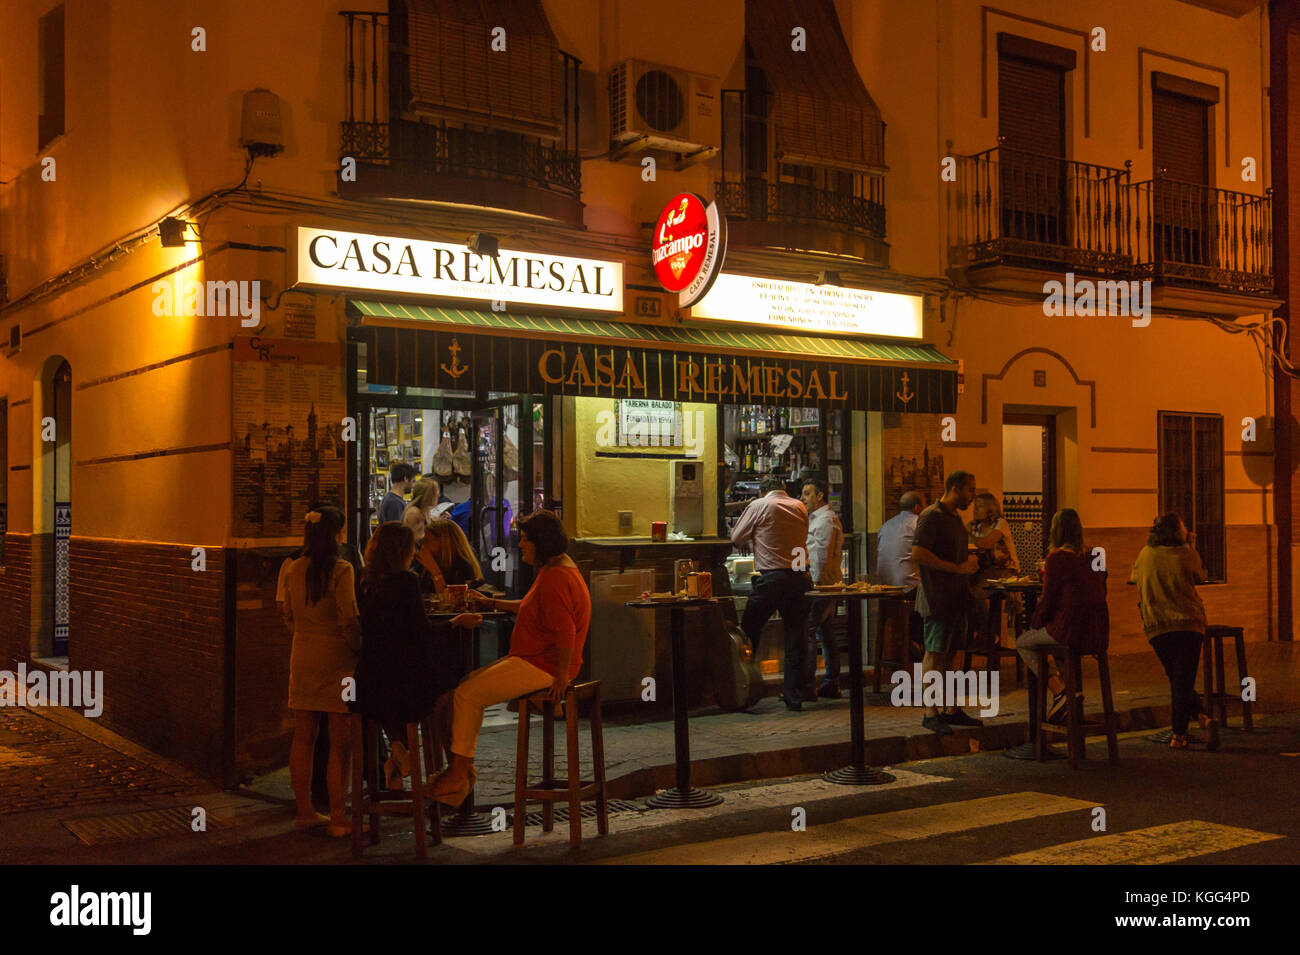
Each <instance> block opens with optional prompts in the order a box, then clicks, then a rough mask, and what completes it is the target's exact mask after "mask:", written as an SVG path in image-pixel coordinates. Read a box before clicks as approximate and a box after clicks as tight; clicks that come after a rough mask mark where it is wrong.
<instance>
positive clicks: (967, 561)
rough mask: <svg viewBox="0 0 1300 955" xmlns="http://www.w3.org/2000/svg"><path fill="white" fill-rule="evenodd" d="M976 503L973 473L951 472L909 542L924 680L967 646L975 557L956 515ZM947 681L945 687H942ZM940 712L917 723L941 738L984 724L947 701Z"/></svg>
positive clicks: (976, 566) (947, 665)
mask: <svg viewBox="0 0 1300 955" xmlns="http://www.w3.org/2000/svg"><path fill="white" fill-rule="evenodd" d="M974 500H975V475H973V474H971V473H970V472H969V471H953V472H952V473H951V474H949V475H948V479H947V480H946V481H945V482H944V485H943V497H941V498H940V499H939V500H937V501H935V502H934V503H933V504H931V505H930V506H929V507H928V508H926V509H925V510H924V511H922V512H921V517H920V519H919V520H918V521H917V523H916V535H915V537H914V538H913V541H912V560H913V561H914V562H915V563H916V567H917V569H918V571H919V572H920V575H921V586H920V587H918V588H917V599H916V610H917V612H918V613H919V614H920V615H921V617H922V618H923V620H924V621H925V658H924V659H923V660H922V662H921V671H922V676H924V675H925V674H926V673H929V672H930V671H931V670H937V671H939V673H940V675H941V676H942V675H944V674H946V673H947V672H948V670H949V668H950V667H951V665H952V656H953V654H954V653H956V652H957V651H958V650H962V649H964V647H965V641H966V633H967V626H968V624H967V620H968V615H969V613H970V609H971V604H972V599H973V598H972V592H971V577H972V575H973V574H975V573H976V572H977V571H978V570H979V558H977V557H975V556H967V541H968V536H967V532H966V524H965V522H964V521H963V520H962V519H961V515H960V514H959V513H958V512H959V511H964V510H966V508H968V507H970V506H971V503H972V502H973V501H974ZM946 682H947V681H946V679H945V685H946ZM943 702H944V704H945V706H944V707H943V709H942V710H940V709H939V708H938V707H934V706H927V707H926V708H925V718H924V719H922V720H921V725H922V726H924V727H925V728H926V729H928V730H933V731H934V732H936V733H939V734H941V735H943V734H948V733H951V732H952V728H953V727H954V726H982V725H983V723H982V722H981V721H980V720H978V719H976V718H975V717H973V716H967V715H966V714H965V713H963V712H962V711H961V708H960V707H959V706H956V705H955V702H956V701H955V700H948V699H945V700H944V701H943Z"/></svg>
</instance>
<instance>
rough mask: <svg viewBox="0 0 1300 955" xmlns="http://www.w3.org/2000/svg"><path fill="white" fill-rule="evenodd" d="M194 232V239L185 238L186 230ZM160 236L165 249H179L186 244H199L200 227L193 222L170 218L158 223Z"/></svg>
mask: <svg viewBox="0 0 1300 955" xmlns="http://www.w3.org/2000/svg"><path fill="white" fill-rule="evenodd" d="M186 229H191V230H193V236H192V238H188V239H187V238H186V237H185V230H186ZM158 235H159V237H160V238H161V239H162V245H163V248H164V249H179V248H182V247H183V246H184V245H185V243H186V242H197V241H198V239H199V228H198V225H197V224H195V223H193V222H186V221H185V220H184V219H178V218H176V217H175V216H168V217H167V218H166V219H163V221H162V222H160V223H158Z"/></svg>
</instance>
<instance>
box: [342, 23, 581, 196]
mask: <svg viewBox="0 0 1300 955" xmlns="http://www.w3.org/2000/svg"><path fill="white" fill-rule="evenodd" d="M342 16H343V18H344V22H345V28H346V42H347V68H346V73H345V77H346V84H347V100H346V102H347V118H346V119H344V120H343V122H342V123H341V124H340V127H341V128H340V135H339V155H340V157H345V156H350V157H352V158H353V159H355V160H356V161H357V162H358V163H376V164H382V165H389V166H396V167H398V168H400V169H403V170H405V171H407V172H409V174H410V175H411V177H412V179H413V181H414V180H422V179H428V178H429V177H437V176H472V177H482V178H488V179H499V180H506V181H512V182H519V183H523V184H525V185H529V186H533V187H536V188H541V189H547V190H551V191H554V192H557V193H561V194H563V195H566V196H569V197H571V198H574V199H576V198H578V196H579V194H580V192H581V189H582V161H581V159H580V157H579V154H578V95H577V90H578V65H579V61H578V60H577V59H576V58H574V57H572V56H570V55H569V54H567V53H564V52H558V53H557V56H559V57H560V58H561V77H562V80H563V86H562V90H561V94H562V98H563V105H562V119H561V123H560V128H559V135H558V138H557V139H556V140H555V141H554V142H551V141H549V140H547V139H544V138H541V137H538V136H533V135H528V134H524V133H519V132H512V131H510V130H509V129H506V128H501V129H496V128H492V127H491V125H490V123H491V120H490V119H487V118H485V119H484V120H483V123H482V124H481V125H468V124H462V123H455V122H448V121H440V122H418V121H415V120H411V119H405V118H402V117H401V116H400V115H398V114H399V112H400V109H401V107H400V105H397V99H396V98H397V96H398V90H397V89H396V88H395V87H396V86H397V85H399V84H400V81H399V79H398V78H397V77H396V76H395V75H393V74H392V73H390V69H389V65H390V53H391V52H392V49H393V48H392V44H391V42H390V38H389V31H388V28H389V20H388V15H387V14H385V13H367V12H359V11H343V13H342ZM394 69H395V70H397V67H396V66H395V67H394Z"/></svg>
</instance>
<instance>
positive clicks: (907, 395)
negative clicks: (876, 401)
mask: <svg viewBox="0 0 1300 955" xmlns="http://www.w3.org/2000/svg"><path fill="white" fill-rule="evenodd" d="M911 380H912V379H911V378H909V377H908V374H907V372H903V390H902V391H899V392H896V394H897V396H898V397H899V399H901V400H902V402H903V404H907V403H908V402H909V401H911V400H912V399H913V398H915V397H916V392H914V391H911V390H909V389H908V387H907V383H908V382H909V381H911Z"/></svg>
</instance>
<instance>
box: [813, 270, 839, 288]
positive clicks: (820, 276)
mask: <svg viewBox="0 0 1300 955" xmlns="http://www.w3.org/2000/svg"><path fill="white" fill-rule="evenodd" d="M813 284H814V285H835V286H838V287H843V285H844V280H843V279H841V278H840V273H839V272H818V273H817V281H816V282H814V283H813Z"/></svg>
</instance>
